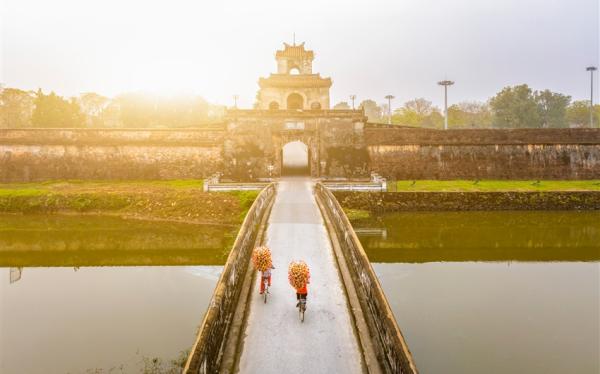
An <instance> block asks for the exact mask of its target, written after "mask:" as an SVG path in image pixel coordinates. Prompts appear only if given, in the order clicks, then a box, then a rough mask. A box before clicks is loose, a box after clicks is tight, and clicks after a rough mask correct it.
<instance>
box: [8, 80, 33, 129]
mask: <svg viewBox="0 0 600 374" xmlns="http://www.w3.org/2000/svg"><path fill="white" fill-rule="evenodd" d="M33 109H34V95H33V93H32V92H27V91H23V90H19V89H17V88H4V89H2V90H1V91H0V127H27V126H31V116H32V114H33Z"/></svg>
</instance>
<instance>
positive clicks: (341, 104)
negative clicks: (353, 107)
mask: <svg viewBox="0 0 600 374" xmlns="http://www.w3.org/2000/svg"><path fill="white" fill-rule="evenodd" d="M333 109H338V110H339V109H350V105H348V102H347V101H341V102H339V103H337V104H335V105H334V106H333Z"/></svg>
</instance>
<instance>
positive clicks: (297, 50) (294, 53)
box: [275, 42, 314, 60]
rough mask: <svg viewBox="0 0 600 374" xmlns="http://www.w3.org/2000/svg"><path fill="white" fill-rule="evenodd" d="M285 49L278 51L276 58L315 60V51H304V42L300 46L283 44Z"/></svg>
mask: <svg viewBox="0 0 600 374" xmlns="http://www.w3.org/2000/svg"><path fill="white" fill-rule="evenodd" d="M283 45H284V49H283V51H282V50H279V51H277V53H276V54H275V57H277V58H280V57H296V58H297V57H301V58H307V59H311V60H312V59H313V58H314V53H313V51H310V50H306V49H304V42H302V44H300V45H289V44H287V43H283Z"/></svg>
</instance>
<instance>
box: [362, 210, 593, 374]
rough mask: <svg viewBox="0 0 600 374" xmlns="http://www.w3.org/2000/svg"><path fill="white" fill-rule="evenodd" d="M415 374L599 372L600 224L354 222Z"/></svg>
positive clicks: (466, 216)
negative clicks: (415, 369) (407, 346)
mask: <svg viewBox="0 0 600 374" xmlns="http://www.w3.org/2000/svg"><path fill="white" fill-rule="evenodd" d="M353 225H354V227H355V229H357V233H358V235H359V238H360V239H361V242H362V243H363V246H364V248H365V250H366V252H367V255H368V256H369V258H370V260H371V262H372V264H373V267H374V269H375V272H376V273H377V275H378V277H379V279H380V282H381V285H382V286H383V288H384V290H385V293H386V296H387V298H388V300H389V302H390V305H391V307H392V309H393V311H394V314H395V317H396V320H397V321H398V324H399V325H400V326H402V331H403V333H404V336H405V339H406V340H407V343H408V344H409V346H410V349H411V352H412V353H413V355H414V358H415V361H416V362H417V365H418V367H419V369H420V371H421V372H422V373H482V372H488V373H506V372H512V373H566V372H572V373H590V374H591V373H597V372H598V370H599V356H598V351H599V348H600V344H599V337H598V331H599V321H598V315H599V308H600V307H599V305H600V303H599V301H600V300H599V298H600V284H599V282H598V280H599V279H600V262H599V261H600V213H598V212H410V213H393V214H388V215H385V216H383V217H381V218H379V219H375V218H374V219H371V220H361V221H355V222H354V223H353Z"/></svg>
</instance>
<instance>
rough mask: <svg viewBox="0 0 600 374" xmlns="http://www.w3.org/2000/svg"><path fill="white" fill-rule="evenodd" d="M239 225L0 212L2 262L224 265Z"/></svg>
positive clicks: (15, 264)
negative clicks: (1, 213) (5, 213)
mask: <svg viewBox="0 0 600 374" xmlns="http://www.w3.org/2000/svg"><path fill="white" fill-rule="evenodd" d="M236 233H237V227H228V226H214V225H191V224H183V223H171V222H148V221H141V220H125V219H121V218H118V217H106V216H85V217H81V216H38V215H22V216H21V215H0V266H3V267H28V266H125V265H154V266H156V265H194V264H203V265H223V264H224V263H225V261H226V259H227V254H228V251H229V249H230V248H231V245H232V243H233V241H234V240H235V235H236Z"/></svg>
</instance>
